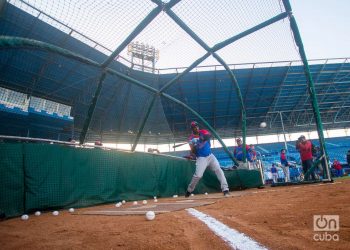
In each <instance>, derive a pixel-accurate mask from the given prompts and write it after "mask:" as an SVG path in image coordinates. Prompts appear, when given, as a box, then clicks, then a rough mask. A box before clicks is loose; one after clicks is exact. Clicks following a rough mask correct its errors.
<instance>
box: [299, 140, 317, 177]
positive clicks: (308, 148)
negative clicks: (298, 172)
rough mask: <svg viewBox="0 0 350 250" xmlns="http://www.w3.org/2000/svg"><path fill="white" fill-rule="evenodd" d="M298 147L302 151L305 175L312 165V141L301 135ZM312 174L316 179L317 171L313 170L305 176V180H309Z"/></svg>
mask: <svg viewBox="0 0 350 250" xmlns="http://www.w3.org/2000/svg"><path fill="white" fill-rule="evenodd" d="M296 149H297V150H298V151H299V153H300V159H301V162H302V166H303V172H304V175H305V174H306V172H307V171H308V170H309V169H310V168H311V167H312V164H313V159H312V143H311V141H309V140H306V138H305V136H303V135H302V136H300V137H299V138H298V141H297V143H296ZM310 176H311V178H312V180H316V175H315V171H311V173H310V175H309V176H305V180H309V179H310Z"/></svg>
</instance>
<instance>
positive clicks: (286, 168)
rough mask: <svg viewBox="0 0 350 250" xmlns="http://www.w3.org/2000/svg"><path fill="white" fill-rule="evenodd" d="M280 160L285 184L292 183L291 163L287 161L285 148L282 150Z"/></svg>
mask: <svg viewBox="0 0 350 250" xmlns="http://www.w3.org/2000/svg"><path fill="white" fill-rule="evenodd" d="M280 160H281V165H282V169H283V173H284V180H285V182H290V178H289V177H290V175H289V162H288V161H287V155H286V150H285V149H284V148H283V149H281V155H280Z"/></svg>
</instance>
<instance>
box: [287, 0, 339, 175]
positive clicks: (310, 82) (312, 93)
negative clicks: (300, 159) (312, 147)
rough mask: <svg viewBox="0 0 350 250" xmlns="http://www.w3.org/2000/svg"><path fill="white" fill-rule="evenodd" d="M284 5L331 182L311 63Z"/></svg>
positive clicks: (289, 9)
mask: <svg viewBox="0 0 350 250" xmlns="http://www.w3.org/2000/svg"><path fill="white" fill-rule="evenodd" d="M283 5H284V8H285V10H286V11H287V12H288V16H289V21H290V28H291V30H292V32H293V36H294V39H295V43H296V45H297V46H298V49H299V54H300V57H301V59H302V61H303V65H304V72H305V76H306V80H307V83H308V92H309V95H310V98H311V104H312V110H313V113H314V116H315V120H316V127H317V133H318V136H319V142H320V149H321V153H322V155H324V156H325V166H326V173H327V177H328V179H326V180H328V181H331V180H332V178H331V176H330V172H329V166H328V154H327V149H326V143H325V140H324V135H323V126H322V120H321V116H320V110H319V108H318V102H317V97H316V93H315V84H314V82H313V80H312V75H311V72H310V67H309V63H308V61H307V57H306V53H305V50H304V45H303V41H302V39H301V35H300V32H299V28H298V25H297V22H296V20H295V17H294V16H293V13H292V7H291V5H290V2H289V0H283Z"/></svg>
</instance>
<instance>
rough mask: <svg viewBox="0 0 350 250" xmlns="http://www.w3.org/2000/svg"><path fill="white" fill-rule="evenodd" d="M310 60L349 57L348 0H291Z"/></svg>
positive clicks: (349, 8)
mask: <svg viewBox="0 0 350 250" xmlns="http://www.w3.org/2000/svg"><path fill="white" fill-rule="evenodd" d="M290 2H291V5H292V9H293V13H294V16H295V18H296V20H297V23H298V26H299V30H300V33H301V36H302V39H303V42H304V47H305V51H306V54H307V57H308V58H309V59H317V58H333V57H350V14H349V11H350V1H349V0H332V1H331V0H317V1H314V0H290Z"/></svg>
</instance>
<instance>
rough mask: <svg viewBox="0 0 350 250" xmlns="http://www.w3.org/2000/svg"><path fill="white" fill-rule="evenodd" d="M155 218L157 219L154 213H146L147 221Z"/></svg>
mask: <svg viewBox="0 0 350 250" xmlns="http://www.w3.org/2000/svg"><path fill="white" fill-rule="evenodd" d="M155 217H156V214H155V213H154V212H153V211H148V212H147V213H146V219H147V220H154V218H155Z"/></svg>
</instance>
